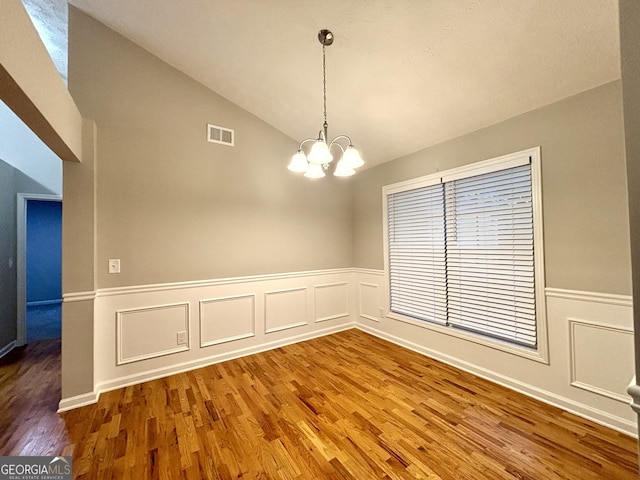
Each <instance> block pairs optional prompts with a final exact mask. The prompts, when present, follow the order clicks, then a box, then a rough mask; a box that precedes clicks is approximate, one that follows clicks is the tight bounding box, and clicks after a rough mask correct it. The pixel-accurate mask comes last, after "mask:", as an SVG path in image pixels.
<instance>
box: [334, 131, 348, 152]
mask: <svg viewBox="0 0 640 480" xmlns="http://www.w3.org/2000/svg"><path fill="white" fill-rule="evenodd" d="M342 138H346V139H347V141H348V142H349V145H347V146H351V145H353V144H352V143H351V138H350V137H349V136H348V135H338V136H337V137H334V138H333V140H331V143H330V144H329V147H331V145H333V144H336V145H340V144H339V143H338V142H337V141H338V140H340V139H342ZM340 148H342V146H340ZM342 151H343V152H344V149H342Z"/></svg>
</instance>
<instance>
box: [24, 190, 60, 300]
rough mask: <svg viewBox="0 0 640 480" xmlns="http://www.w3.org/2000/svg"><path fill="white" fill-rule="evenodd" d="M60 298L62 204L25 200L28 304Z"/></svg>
mask: <svg viewBox="0 0 640 480" xmlns="http://www.w3.org/2000/svg"><path fill="white" fill-rule="evenodd" d="M61 298H62V203H61V202H49V201H41V200H29V201H28V202H27V303H31V302H41V301H46V300H59V299H61Z"/></svg>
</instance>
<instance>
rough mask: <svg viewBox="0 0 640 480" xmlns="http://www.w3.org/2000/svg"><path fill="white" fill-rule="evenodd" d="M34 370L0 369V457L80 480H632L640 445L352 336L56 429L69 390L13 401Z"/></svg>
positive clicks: (104, 401)
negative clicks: (57, 466)
mask: <svg viewBox="0 0 640 480" xmlns="http://www.w3.org/2000/svg"><path fill="white" fill-rule="evenodd" d="M45 365H48V362H45ZM20 368H22V370H20ZM30 368H32V369H35V368H36V366H35V365H33V366H31V367H29V366H23V367H14V366H12V365H4V366H0V394H1V395H2V397H1V398H2V399H3V404H4V405H5V407H4V408H3V409H2V414H1V415H2V418H1V421H0V454H2V455H8V454H23V455H26V454H33V455H39V454H42V455H47V454H62V453H64V454H73V470H74V478H77V479H89V478H91V479H93V478H95V479H103V478H104V479H108V478H114V479H132V480H139V479H147V478H148V479H154V478H157V479H197V480H201V479H232V478H243V479H251V478H259V479H304V480H310V479H321V478H331V479H358V480H362V479H484V478H487V479H580V480H587V479H601V478H605V479H626V478H637V473H636V472H637V466H638V464H637V442H636V440H635V439H633V438H630V437H628V436H625V435H623V434H620V433H617V432H615V431H613V430H610V429H607V428H604V427H602V426H599V425H596V424H594V423H591V422H589V421H586V420H583V419H581V418H579V417H576V416H574V415H571V414H568V413H566V412H563V411H562V410H559V409H556V408H554V407H551V406H548V405H545V404H543V403H540V402H538V401H536V400H533V399H530V398H528V397H525V396H523V395H521V394H518V393H516V392H513V391H511V390H508V389H506V388H503V387H500V386H497V385H495V384H492V383H490V382H487V381H485V380H482V379H479V378H477V377H475V376H473V375H471V374H468V373H465V372H462V371H459V370H457V369H455V368H452V367H449V366H447V365H444V364H442V363H439V362H436V361H434V360H431V359H428V358H426V357H424V356H422V355H419V354H417V353H414V352H411V351H409V350H406V349H403V348H401V347H398V346H395V345H392V344H390V343H388V342H385V341H383V340H380V339H378V338H375V337H373V336H370V335H367V334H365V333H363V332H360V331H358V330H348V331H345V332H341V333H338V334H335V335H331V336H327V337H322V338H318V339H315V340H310V341H307V342H303V343H299V344H294V345H290V346H286V347H283V348H278V349H276V350H271V351H268V352H264V353H260V354H256V355H251V356H248V357H244V358H241V359H237V360H232V361H228V362H224V363H220V364H217V365H212V366H209V367H205V368H201V369H198V370H194V371H191V372H187V373H183V374H178V375H173V376H171V377H167V378H164V379H160V380H155V381H151V382H147V383H144V384H141V385H136V386H132V387H127V388H124V389H120V390H116V391H113V392H108V393H104V394H103V395H102V396H101V398H100V401H99V403H98V404H96V405H92V406H88V407H83V408H79V409H76V410H73V411H71V412H67V413H65V414H62V415H61V416H58V415H56V414H55V403H56V402H57V397H55V395H56V394H57V393H58V390H56V388H59V387H56V386H52V385H49V389H50V391H51V392H52V393H51V397H50V398H49V400H50V405H52V406H49V407H47V406H44V404H43V402H44V399H43V398H41V397H42V394H41V393H38V392H39V390H38V389H39V388H40V385H37V384H34V385H32V388H33V391H34V393H33V397H32V398H30V397H28V393H26V392H25V391H24V390H21V388H23V387H20V386H19V385H13V386H12V382H13V383H17V384H19V383H20V380H17V381H16V380H15V378H16V376H20V375H24V374H25V373H27V372H26V371H25V370H27V371H28V370H29V369H30ZM46 370H47V368H46V367H45V373H42V375H41V376H40V377H36V378H33V379H32V380H33V381H34V383H37V382H40V381H43V380H42V379H48V380H44V381H46V382H48V381H51V380H50V379H51V377H52V376H55V375H54V374H53V373H52V372H46ZM33 375H35V374H33V373H27V375H24V376H25V377H27V376H33ZM56 375H57V373H56ZM12 378H13V380H12ZM28 383H29V381H28V380H27V381H26V383H25V384H28ZM21 398H22V399H23V401H22V402H21V400H20V399H21ZM32 399H33V400H34V401H35V403H34V404H33V405H31V400H32ZM7 406H8V408H7ZM11 432H13V433H11Z"/></svg>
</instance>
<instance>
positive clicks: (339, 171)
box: [333, 160, 356, 177]
mask: <svg viewBox="0 0 640 480" xmlns="http://www.w3.org/2000/svg"><path fill="white" fill-rule="evenodd" d="M355 173H356V171H355V170H354V169H353V168H349V167H345V166H344V163H343V161H342V160H340V161H339V162H338V165H336V170H335V172H333V175H334V176H336V177H350V176H351V175H354V174H355Z"/></svg>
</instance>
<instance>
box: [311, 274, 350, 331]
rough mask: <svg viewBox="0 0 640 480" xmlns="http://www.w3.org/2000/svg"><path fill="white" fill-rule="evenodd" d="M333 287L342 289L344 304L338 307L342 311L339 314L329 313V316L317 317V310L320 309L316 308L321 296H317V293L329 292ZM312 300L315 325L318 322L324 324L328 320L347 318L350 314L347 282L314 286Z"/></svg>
mask: <svg viewBox="0 0 640 480" xmlns="http://www.w3.org/2000/svg"><path fill="white" fill-rule="evenodd" d="M335 287H343V288H342V289H341V290H342V291H343V293H344V304H343V305H340V306H341V307H342V310H341V311H339V312H334V313H330V314H329V315H323V316H319V315H318V310H319V309H320V307H319V306H318V305H319V304H320V303H321V302H320V300H321V298H322V297H321V296H320V295H319V294H318V292H320V291H322V290H329V289H331V288H335ZM313 298H314V303H313V307H314V312H313V313H314V314H313V316H314V321H315V322H316V323H320V322H326V321H328V320H335V319H337V318H343V317H348V316H349V314H350V312H349V282H339V283H325V284H322V285H315V286H314V287H313Z"/></svg>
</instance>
